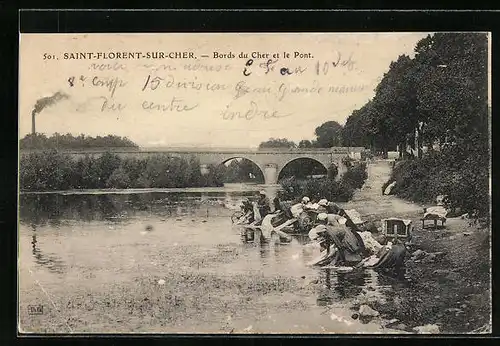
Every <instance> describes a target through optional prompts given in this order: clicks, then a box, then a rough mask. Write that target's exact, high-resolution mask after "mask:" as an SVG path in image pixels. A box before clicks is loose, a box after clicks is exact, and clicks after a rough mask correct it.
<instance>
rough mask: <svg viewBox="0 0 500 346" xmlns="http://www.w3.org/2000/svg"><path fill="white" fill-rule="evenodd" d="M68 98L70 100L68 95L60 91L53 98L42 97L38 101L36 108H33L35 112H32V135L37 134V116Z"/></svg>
mask: <svg viewBox="0 0 500 346" xmlns="http://www.w3.org/2000/svg"><path fill="white" fill-rule="evenodd" d="M67 98H69V96H68V95H67V94H64V93H62V92H59V91H58V92H56V93H55V94H54V95H52V96H47V97H42V98H41V99H39V100H38V101H36V103H35V106H34V107H33V111H31V133H32V134H33V135H35V133H36V128H35V117H36V115H37V114H38V113H40V112H41V111H42V110H44V109H45V108H47V107H50V106H52V105H54V104H56V103H57V102H59V101H61V100H64V99H67Z"/></svg>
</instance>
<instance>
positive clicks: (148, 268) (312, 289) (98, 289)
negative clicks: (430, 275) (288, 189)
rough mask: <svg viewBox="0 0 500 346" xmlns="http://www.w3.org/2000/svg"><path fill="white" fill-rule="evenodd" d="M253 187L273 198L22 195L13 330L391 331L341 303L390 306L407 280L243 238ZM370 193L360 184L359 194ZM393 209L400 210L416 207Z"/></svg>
mask: <svg viewBox="0 0 500 346" xmlns="http://www.w3.org/2000/svg"><path fill="white" fill-rule="evenodd" d="M372 169H373V168H372ZM376 173H377V172H372V173H371V175H372V176H376ZM379 180H380V179H379ZM262 188H265V189H267V191H268V193H270V194H271V195H272V194H273V193H275V192H276V187H262V186H256V185H230V186H229V185H228V186H226V187H224V188H207V189H177V190H176V189H171V190H160V191H153V190H148V191H114V192H113V193H110V192H109V191H91V192H85V193H83V192H78V193H75V192H64V193H53V194H22V195H21V196H20V214H19V218H20V224H19V291H20V308H21V310H20V325H21V328H22V330H24V331H27V332H30V331H31V332H49V333H68V332H82V333H89V332H90V333H109V332H121V333H127V332H152V333H360V332H361V333H387V332H396V330H392V329H387V328H384V327H382V325H383V321H381V320H380V319H378V320H376V321H371V322H366V321H363V322H361V321H359V319H355V318H353V317H352V316H353V311H351V310H350V309H349V304H350V303H351V302H352V300H354V299H356V298H358V297H359V296H360V294H366V293H367V291H370V292H371V294H372V295H374V296H377V297H378V298H379V299H393V297H394V289H395V287H398V286H404V285H406V284H407V283H405V282H399V281H397V280H395V279H393V278H388V277H385V276H379V275H378V274H377V273H376V272H374V271H371V270H365V271H362V272H357V273H344V274H341V273H335V272H334V271H331V270H325V269H318V268H313V267H310V266H308V265H307V262H308V261H310V260H311V259H312V258H313V257H314V256H316V255H317V251H318V250H317V249H316V248H314V247H311V246H310V245H307V240H306V239H294V240H293V241H292V242H291V243H290V244H287V245H267V244H263V245H257V244H248V243H244V242H243V241H242V239H241V236H240V229H238V228H236V227H234V226H232V224H231V220H230V216H231V214H232V213H233V212H234V211H235V210H237V209H238V205H239V203H240V201H241V200H242V199H243V198H245V197H249V196H252V195H253V196H255V194H256V191H258V190H259V189H262ZM376 188H378V186H370V182H367V184H366V188H365V189H364V191H369V193H374V192H373V191H371V192H370V190H372V189H373V190H375V189H376ZM379 190H380V189H379ZM363 196H364V195H363V193H361V194H359V193H358V194H357V196H356V197H355V199H354V200H353V201H351V202H349V203H347V204H346V207H357V208H359V210H360V211H361V213H362V215H364V216H366V217H367V218H369V217H370V215H373V212H374V210H375V209H377V208H379V209H380V208H381V209H383V210H385V211H386V212H389V211H390V210H393V208H394V207H395V205H394V203H392V204H389V205H383V204H381V203H380V201H374V202H372V203H369V202H368V201H367V199H366V198H364V197H363ZM397 203H399V202H397ZM401 204H402V205H403V207H404V208H406V209H404V208H403V209H404V210H403V212H406V213H411V212H415V211H416V210H417V209H419V208H420V207H419V206H412V205H409V204H404V203H401ZM396 207H397V206H396ZM382 214H383V211H382ZM391 297H392V298H391ZM28 306H43V309H44V310H43V315H42V314H39V315H38V314H33V313H32V314H28V313H27V312H26V309H27V308H28Z"/></svg>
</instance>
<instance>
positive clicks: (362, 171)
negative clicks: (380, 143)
mask: <svg viewBox="0 0 500 346" xmlns="http://www.w3.org/2000/svg"><path fill="white" fill-rule="evenodd" d="M348 167H349V166H348ZM366 178H368V172H367V170H366V163H365V162H359V163H351V164H350V168H348V170H347V172H345V173H344V175H343V176H342V178H341V179H342V182H343V183H344V184H346V185H349V186H351V187H353V188H354V189H360V188H361V187H362V186H363V184H364V183H365V181H366Z"/></svg>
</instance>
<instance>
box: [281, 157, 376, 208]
mask: <svg viewBox="0 0 500 346" xmlns="http://www.w3.org/2000/svg"><path fill="white" fill-rule="evenodd" d="M367 176H368V175H367V172H366V164H365V163H364V162H361V163H351V165H350V167H349V168H348V169H347V172H346V173H344V175H343V176H342V178H341V179H340V181H336V180H334V179H331V178H325V179H311V180H298V179H295V178H288V179H284V180H282V181H281V187H282V188H283V198H284V199H288V200H292V199H295V198H301V197H303V196H308V197H309V198H311V199H316V200H319V199H322V198H326V199H328V200H329V201H336V202H347V201H349V200H350V199H351V198H352V196H353V195H354V191H355V190H356V189H358V188H361V187H362V186H363V184H364V183H365V181H366V178H367Z"/></svg>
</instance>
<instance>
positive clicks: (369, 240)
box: [358, 231, 382, 254]
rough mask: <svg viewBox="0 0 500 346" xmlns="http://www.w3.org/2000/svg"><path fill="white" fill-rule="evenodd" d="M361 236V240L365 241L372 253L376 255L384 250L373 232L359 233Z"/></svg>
mask: <svg viewBox="0 0 500 346" xmlns="http://www.w3.org/2000/svg"><path fill="white" fill-rule="evenodd" d="M358 234H359V235H360V237H361V239H363V243H364V244H365V247H366V248H367V249H368V251H370V253H373V254H376V253H378V252H379V251H380V249H382V245H381V244H380V243H379V242H378V241H376V240H375V238H373V235H372V234H371V232H368V231H365V232H358Z"/></svg>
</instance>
